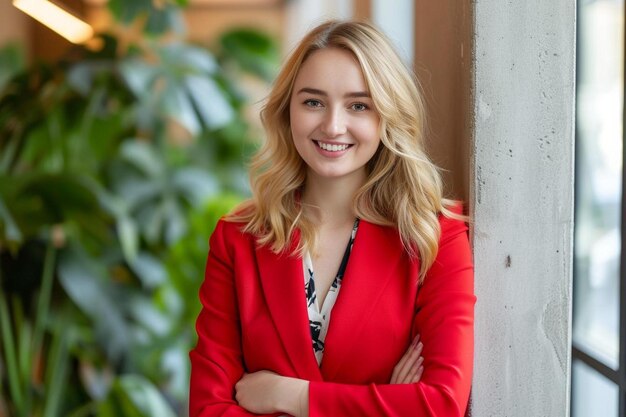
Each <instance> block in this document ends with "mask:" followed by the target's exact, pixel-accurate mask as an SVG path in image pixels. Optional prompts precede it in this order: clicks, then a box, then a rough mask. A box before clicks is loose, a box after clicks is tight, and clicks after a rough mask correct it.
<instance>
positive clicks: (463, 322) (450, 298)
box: [309, 217, 476, 417]
mask: <svg viewBox="0 0 626 417" xmlns="http://www.w3.org/2000/svg"><path fill="white" fill-rule="evenodd" d="M441 229H442V231H441V239H440V244H439V251H438V254H437V258H436V260H435V262H434V264H433V266H432V267H431V268H430V270H429V271H428V273H427V275H426V277H425V280H424V284H423V285H422V287H421V288H420V290H419V292H418V295H417V299H416V310H415V311H416V312H415V316H414V324H413V326H414V330H413V332H414V334H415V333H419V334H420V335H421V336H420V338H421V340H422V341H423V343H424V349H423V353H422V355H423V357H424V374H423V376H422V379H421V381H420V382H419V383H416V384H393V385H392V384H369V385H347V384H337V383H331V382H314V381H312V382H310V384H309V416H310V417H322V416H357V415H363V416H365V415H366V416H392V417H402V416H407V417H408V416H411V417H414V416H420V417H422V416H429V417H434V416H439V417H456V416H458V417H462V416H463V415H464V413H465V409H466V407H467V402H468V398H469V392H470V387H471V380H472V365H473V349H474V330H473V327H474V304H475V302H476V297H475V296H474V283H473V265H472V260H471V251H470V248H469V242H468V238H467V226H466V225H465V224H464V223H463V222H460V221H457V220H452V219H448V218H443V217H442V219H441ZM363 366H367V364H363Z"/></svg>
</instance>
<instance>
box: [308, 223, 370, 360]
mask: <svg viewBox="0 0 626 417" xmlns="http://www.w3.org/2000/svg"><path fill="white" fill-rule="evenodd" d="M358 228H359V219H358V218H357V219H356V220H355V221H354V226H353V227H352V232H351V235H350V240H349V241H348V245H347V246H346V250H345V251H344V254H343V258H342V260H341V265H340V266H339V270H338V271H337V274H336V275H335V278H334V280H333V283H332V284H331V286H330V288H329V289H328V293H327V294H326V297H325V298H324V302H323V304H322V306H321V307H320V305H319V299H318V297H317V293H316V290H315V279H314V271H313V262H312V259H311V255H310V253H309V252H308V251H307V252H305V254H304V257H303V266H304V291H305V295H306V300H307V310H308V315H309V327H310V330H311V340H312V344H313V352H314V353H315V359H316V360H317V364H318V366H321V363H322V357H323V354H324V341H325V340H326V334H327V332H328V325H329V323H330V315H331V310H332V308H333V306H334V305H335V302H336V300H337V297H338V295H339V290H340V288H341V281H342V279H343V276H344V273H345V270H346V266H347V264H348V259H349V258H350V253H351V251H352V246H353V244H354V239H355V237H356V232H357V230H358Z"/></svg>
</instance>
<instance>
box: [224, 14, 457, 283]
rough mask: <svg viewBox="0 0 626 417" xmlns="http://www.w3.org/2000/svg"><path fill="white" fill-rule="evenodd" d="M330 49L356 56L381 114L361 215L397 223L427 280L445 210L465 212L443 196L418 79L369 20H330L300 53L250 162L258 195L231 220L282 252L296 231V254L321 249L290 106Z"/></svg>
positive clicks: (282, 79)
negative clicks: (428, 149)
mask: <svg viewBox="0 0 626 417" xmlns="http://www.w3.org/2000/svg"><path fill="white" fill-rule="evenodd" d="M324 48H341V49H343V50H347V51H349V52H351V53H352V54H353V55H354V57H355V58H356V59H357V61H358V62H359V64H360V66H361V70H362V71H363V75H364V78H365V81H366V84H367V87H368V88H369V92H370V95H371V97H372V101H373V103H374V107H375V110H376V111H377V112H378V114H379V116H380V127H379V129H380V138H381V145H380V147H379V148H378V150H377V151H376V153H375V155H374V156H373V157H372V159H371V160H370V161H369V162H368V164H367V166H366V169H367V173H368V176H367V180H366V182H365V184H363V186H362V187H361V188H360V189H359V190H358V191H357V192H356V194H355V196H354V202H353V210H354V214H355V215H356V216H358V217H360V218H361V219H365V220H367V221H368V222H371V223H375V224H378V225H384V226H393V227H395V228H397V230H398V233H399V235H400V238H401V240H402V243H403V245H404V248H405V250H406V251H407V253H408V254H409V255H410V256H419V258H420V274H419V279H420V281H423V279H424V276H425V274H426V271H427V270H428V268H430V266H431V265H432V263H433V262H434V260H435V257H436V255H437V250H438V243H439V237H440V234H441V230H440V226H439V219H438V215H439V213H442V214H443V215H444V216H447V217H456V218H462V216H460V215H457V214H455V213H454V212H452V211H451V210H450V209H451V206H452V205H453V204H454V202H453V201H451V200H447V199H444V198H443V195H442V194H443V191H442V188H443V185H442V180H441V176H440V174H439V171H438V168H437V167H436V166H435V165H434V164H433V163H432V162H431V161H430V159H429V158H428V156H427V155H426V153H425V151H424V131H425V127H424V123H425V120H424V119H425V109H424V99H423V98H422V95H421V93H420V90H419V87H418V82H417V80H416V78H415V77H414V75H413V73H412V71H409V70H408V69H407V67H406V66H405V65H404V63H403V62H402V59H401V58H400V57H399V55H398V54H397V52H396V51H395V50H394V48H393V47H392V46H391V43H390V41H389V40H388V39H387V38H386V37H385V35H383V34H382V33H381V32H380V31H379V30H378V29H376V28H375V27H374V26H372V25H371V24H369V23H366V22H360V21H334V20H333V21H327V22H325V23H323V24H321V25H319V26H317V27H316V28H314V29H313V30H312V31H310V32H309V33H308V34H307V35H306V36H305V37H304V38H303V39H302V40H301V41H300V43H299V44H298V45H297V46H296V48H295V49H294V50H293V51H292V53H291V54H290V56H289V57H288V59H287V61H286V62H285V64H284V65H283V67H282V69H281V71H280V73H279V75H278V77H277V79H276V81H275V82H274V85H273V88H272V90H271V92H270V94H269V96H268V98H267V101H266V103H265V105H264V107H263V110H262V111H261V120H262V122H263V125H264V127H265V130H266V134H267V139H266V141H265V143H264V144H263V145H262V146H261V148H260V149H259V151H258V152H257V153H256V154H255V155H254V157H253V158H252V161H251V164H250V186H251V189H252V198H251V199H249V200H247V201H245V202H244V203H242V204H241V205H240V206H239V207H237V208H236V209H235V210H234V211H233V212H232V213H231V214H230V215H228V216H227V217H226V219H227V220H229V221H238V222H245V226H244V228H243V230H244V231H245V232H249V233H253V234H254V235H256V236H257V237H258V243H259V244H260V245H269V246H270V247H271V249H272V250H273V251H274V252H276V253H279V252H283V251H285V250H287V249H289V247H290V245H291V238H292V234H293V232H294V230H296V229H299V230H300V241H299V246H298V247H297V252H296V253H298V254H302V253H303V251H304V250H314V249H315V244H316V225H315V224H314V223H313V222H312V221H311V219H310V218H308V217H307V215H306V213H305V212H304V211H303V207H302V205H301V204H300V203H299V201H298V195H299V193H300V191H301V190H302V188H303V187H304V185H305V183H306V171H307V169H306V168H307V167H306V164H305V163H304V161H303V160H302V158H301V157H300V156H299V154H298V152H297V151H296V148H295V146H294V144H293V140H292V136H291V126H290V117H289V103H290V100H291V94H292V90H293V85H294V81H295V79H296V76H297V74H298V71H299V69H300V67H301V66H302V64H303V62H304V61H305V60H306V59H307V58H308V57H309V56H310V55H311V54H312V53H313V52H315V51H317V50H320V49H324Z"/></svg>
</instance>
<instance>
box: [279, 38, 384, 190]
mask: <svg viewBox="0 0 626 417" xmlns="http://www.w3.org/2000/svg"><path fill="white" fill-rule="evenodd" d="M289 114H290V121H291V134H292V137H293V142H294V145H295V147H296V149H297V151H298V153H299V154H300V157H301V158H302V159H303V160H304V162H306V164H307V167H308V171H307V174H308V178H309V179H311V178H312V177H315V176H319V177H324V178H346V177H354V178H355V179H358V180H359V181H364V180H365V177H366V171H365V165H366V164H367V162H368V161H369V160H370V159H371V158H372V156H374V154H375V153H376V150H377V149H378V146H379V144H380V138H379V134H378V129H379V122H380V118H379V116H378V113H377V112H376V110H375V109H374V104H373V102H372V99H371V97H370V94H369V90H368V88H367V85H366V83H365V79H364V77H363V73H362V71H361V67H360V66H359V63H358V61H357V60H356V58H355V57H354V56H353V55H352V54H351V53H350V52H348V51H345V50H342V49H338V48H327V49H320V50H318V51H315V52H313V53H312V54H311V55H310V56H309V57H308V58H307V59H306V61H305V62H304V63H303V64H302V67H301V68H300V70H299V72H298V75H297V77H296V79H295V83H294V88H293V93H292V95H291V102H290V106H289Z"/></svg>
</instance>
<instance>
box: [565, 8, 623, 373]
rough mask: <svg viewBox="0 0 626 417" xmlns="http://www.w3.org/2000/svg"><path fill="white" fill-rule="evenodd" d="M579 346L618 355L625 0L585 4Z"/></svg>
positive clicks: (610, 361)
mask: <svg viewBox="0 0 626 417" xmlns="http://www.w3.org/2000/svg"><path fill="white" fill-rule="evenodd" d="M578 19H579V29H578V65H577V77H578V85H577V113H576V117H577V138H576V139H577V141H576V143H577V145H576V146H577V149H576V227H575V244H574V245H575V259H574V262H575V265H574V274H575V278H574V279H575V281H574V332H573V339H574V345H575V346H576V347H577V348H579V349H581V350H584V351H585V352H586V353H587V354H589V355H591V356H593V357H594V358H596V359H598V360H600V361H601V362H603V363H605V364H606V365H608V366H610V367H611V368H613V369H617V368H618V365H619V364H618V357H619V311H620V310H619V305H620V300H619V293H620V256H621V206H622V181H621V179H622V125H623V91H624V86H623V73H624V68H623V64H624V53H623V51H624V44H623V40H624V34H623V30H624V0H595V1H588V0H585V1H579V13H578Z"/></svg>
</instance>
